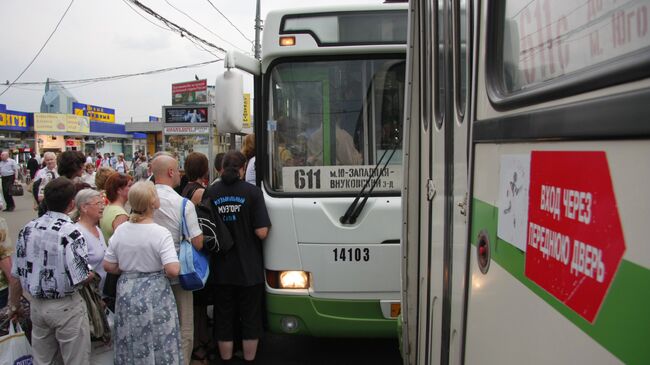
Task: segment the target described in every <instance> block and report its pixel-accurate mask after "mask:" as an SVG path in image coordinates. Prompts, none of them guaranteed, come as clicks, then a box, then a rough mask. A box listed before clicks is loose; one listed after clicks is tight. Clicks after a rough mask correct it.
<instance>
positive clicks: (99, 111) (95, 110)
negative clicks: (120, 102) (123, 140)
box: [72, 103, 115, 123]
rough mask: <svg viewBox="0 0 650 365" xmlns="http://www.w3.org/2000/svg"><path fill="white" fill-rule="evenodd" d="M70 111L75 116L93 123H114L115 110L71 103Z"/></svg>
mask: <svg viewBox="0 0 650 365" xmlns="http://www.w3.org/2000/svg"><path fill="white" fill-rule="evenodd" d="M72 111H73V113H74V114H75V115H79V116H84V117H88V119H89V120H91V121H93V122H103V123H115V109H110V108H104V107H101V106H95V105H90V104H82V103H72Z"/></svg>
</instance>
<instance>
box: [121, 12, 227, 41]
mask: <svg viewBox="0 0 650 365" xmlns="http://www.w3.org/2000/svg"><path fill="white" fill-rule="evenodd" d="M129 1H130V2H132V3H133V4H134V5H136V6H137V7H139V8H140V9H142V10H144V11H145V12H146V13H148V14H149V15H151V16H153V17H154V18H156V19H158V20H160V21H161V22H162V23H164V24H165V25H166V26H167V27H169V28H170V29H172V30H174V31H176V32H178V33H179V34H180V35H181V37H186V36H187V37H191V38H193V39H195V40H197V41H199V42H201V43H203V44H205V45H207V46H209V47H212V48H214V49H216V50H218V51H219V52H222V53H227V52H226V50H225V49H223V48H221V47H219V46H217V45H216V44H214V43H211V42H209V41H207V40H205V39H203V38H201V37H199V36H197V35H196V34H194V33H192V32H190V31H189V30H187V29H185V28H184V27H182V26H180V25H178V24H176V23H174V22H172V21H170V20H167V19H166V18H164V17H163V16H162V15H160V14H158V13H156V12H155V11H154V10H152V9H151V8H149V7H147V6H146V5H144V4H142V3H141V2H139V1H138V0H129Z"/></svg>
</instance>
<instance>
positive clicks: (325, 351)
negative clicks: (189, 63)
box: [0, 189, 402, 365]
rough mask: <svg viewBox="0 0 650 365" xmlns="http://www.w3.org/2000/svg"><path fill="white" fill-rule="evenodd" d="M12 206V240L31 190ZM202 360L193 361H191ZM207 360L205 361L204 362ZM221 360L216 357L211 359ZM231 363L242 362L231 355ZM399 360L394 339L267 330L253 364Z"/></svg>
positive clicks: (27, 212)
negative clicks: (272, 332)
mask: <svg viewBox="0 0 650 365" xmlns="http://www.w3.org/2000/svg"><path fill="white" fill-rule="evenodd" d="M14 199H15V201H16V210H15V211H13V212H0V216H1V217H3V218H5V219H6V220H7V225H8V226H9V234H10V236H11V239H12V240H15V239H16V237H17V236H18V232H19V231H20V229H21V228H22V227H23V226H24V225H25V224H26V223H27V222H28V221H29V220H31V219H33V218H36V212H35V211H34V210H33V208H32V198H31V194H29V193H28V192H27V189H25V195H24V196H22V197H14ZM201 363H202V362H198V361H193V362H192V364H201ZM204 363H207V362H204ZM211 363H213V364H221V363H222V362H221V361H219V360H215V361H211ZM232 363H234V364H240V363H241V364H243V363H244V362H243V361H241V360H239V359H238V358H235V359H234V361H233V362H232ZM401 363H402V359H401V355H400V352H399V345H398V341H397V339H358V338H354V339H346V338H312V337H298V336H289V335H278V334H271V333H267V334H265V335H264V337H263V338H262V339H261V341H260V346H259V350H258V356H257V359H256V361H255V364H273V365H276V364H277V365H302V364H305V365H311V364H313V365H326V364H327V365H328V364H337V365H339V364H341V365H343V364H355V365H356V364H373V365H389V364H390V365H398V364H401Z"/></svg>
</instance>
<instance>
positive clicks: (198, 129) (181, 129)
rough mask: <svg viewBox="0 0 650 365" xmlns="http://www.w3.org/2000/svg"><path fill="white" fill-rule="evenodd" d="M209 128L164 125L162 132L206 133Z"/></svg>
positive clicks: (173, 133) (169, 133) (174, 133)
mask: <svg viewBox="0 0 650 365" xmlns="http://www.w3.org/2000/svg"><path fill="white" fill-rule="evenodd" d="M209 131H210V128H209V127H207V126H205V127H189V126H188V127H184V126H180V127H164V128H163V132H164V133H165V134H166V135H178V134H208V133H209Z"/></svg>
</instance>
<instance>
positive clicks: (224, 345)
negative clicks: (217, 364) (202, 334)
mask: <svg viewBox="0 0 650 365" xmlns="http://www.w3.org/2000/svg"><path fill="white" fill-rule="evenodd" d="M217 344H218V345H219V354H220V355H221V359H222V360H230V359H232V348H233V344H234V342H232V341H217Z"/></svg>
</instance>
